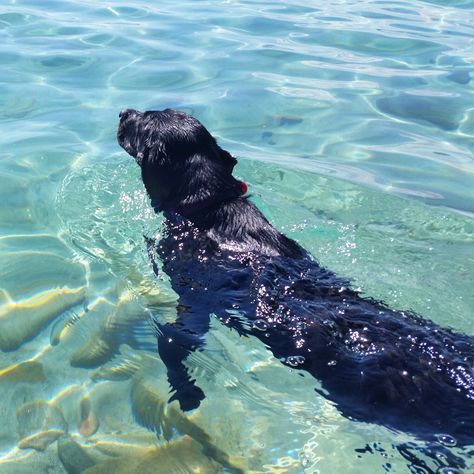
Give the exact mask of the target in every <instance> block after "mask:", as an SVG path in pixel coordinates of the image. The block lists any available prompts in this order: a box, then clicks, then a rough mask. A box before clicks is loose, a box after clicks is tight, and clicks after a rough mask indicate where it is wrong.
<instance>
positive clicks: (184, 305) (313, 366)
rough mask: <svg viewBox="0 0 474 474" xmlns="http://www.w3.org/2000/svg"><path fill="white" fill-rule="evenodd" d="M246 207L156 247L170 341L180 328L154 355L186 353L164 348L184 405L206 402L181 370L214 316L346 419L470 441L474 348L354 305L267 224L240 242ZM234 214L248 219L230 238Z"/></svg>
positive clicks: (398, 316) (180, 229)
mask: <svg viewBox="0 0 474 474" xmlns="http://www.w3.org/2000/svg"><path fill="white" fill-rule="evenodd" d="M241 200H242V202H241V203H239V202H235V201H234V202H233V203H232V205H231V207H232V214H233V217H232V218H231V219H228V220H227V219H223V220H221V219H219V218H216V217H215V216H214V215H210V214H209V213H203V214H202V215H201V216H200V218H199V219H197V221H198V225H196V224H192V223H191V222H189V221H187V220H185V219H182V218H180V217H178V216H176V215H172V216H169V220H168V221H167V224H166V226H167V236H166V237H165V239H164V240H162V241H161V243H160V244H159V248H158V253H159V255H160V258H161V259H162V261H163V263H164V266H163V269H164V271H165V272H166V273H167V274H168V275H170V277H171V283H172V285H173V288H174V290H175V291H176V292H177V293H178V294H179V295H180V314H179V319H178V326H179V327H180V332H181V333H182V332H185V333H186V338H182V337H178V340H177V339H176V334H175V332H176V331H175V330H174V329H175V328H173V334H170V332H169V331H168V330H167V329H163V328H161V331H162V332H163V337H162V340H160V341H159V346H160V345H161V347H162V348H164V347H166V343H165V341H164V339H166V338H167V337H170V336H171V338H172V339H173V341H174V343H178V344H180V345H181V349H182V348H183V347H186V350H185V351H182V352H181V353H180V354H179V357H177V352H176V350H175V348H174V347H169V345H168V350H166V349H162V348H160V353H162V356H163V358H164V360H165V362H167V363H168V370H169V371H170V372H171V373H175V374H178V373H181V375H180V377H179V382H177V383H176V384H175V388H176V389H177V393H176V394H175V397H176V398H177V399H179V400H180V402H181V404H182V406H183V407H188V408H191V407H194V406H197V405H198V403H199V399H200V398H202V394H200V393H198V394H197V393H196V391H195V390H196V389H195V387H191V386H192V385H193V383H190V384H188V383H183V381H184V380H186V375H185V369H184V366H183V365H182V360H183V359H184V357H185V356H186V355H187V353H188V352H189V351H191V350H195V349H196V348H197V347H199V346H201V345H202V344H203V342H204V339H203V337H204V335H205V333H206V331H207V329H208V324H209V322H208V317H203V315H204V314H206V315H209V314H215V315H216V316H217V317H218V318H219V319H220V320H221V321H222V322H223V323H224V324H226V325H228V326H230V327H233V328H234V329H236V330H237V331H238V332H239V333H240V334H246V335H247V334H252V335H253V336H255V337H257V338H259V339H261V340H262V341H263V342H264V343H265V344H266V345H267V346H268V347H269V348H270V350H271V351H272V352H273V354H274V355H275V357H277V358H278V359H280V360H281V361H282V362H283V363H284V364H286V365H288V366H291V367H296V368H298V369H302V370H305V371H307V372H309V373H311V374H312V375H313V376H314V377H315V378H317V379H318V380H319V381H320V382H321V387H322V390H321V393H322V394H323V395H324V396H326V397H327V398H329V399H330V400H332V401H333V402H334V403H335V404H336V406H337V407H338V409H339V410H340V411H341V412H342V413H343V414H344V415H345V416H347V417H349V418H352V419H357V420H360V421H366V422H374V423H380V424H383V425H385V426H389V427H391V428H395V429H398V430H401V431H406V432H410V433H413V434H415V435H417V436H419V437H422V438H425V439H429V438H433V437H434V435H435V434H440V433H448V434H450V435H451V436H454V437H455V438H456V439H457V441H458V442H460V443H461V442H464V443H469V442H471V441H472V439H473V435H474V377H473V375H472V366H473V363H474V350H473V345H472V338H470V337H468V336H464V335H460V334H456V333H454V332H452V331H450V330H448V329H443V328H441V327H439V326H437V325H436V324H434V323H432V322H430V321H426V320H424V319H422V318H420V317H418V316H416V315H414V314H411V313H408V312H397V311H393V310H391V309H389V308H387V307H385V306H384V305H383V304H381V303H378V302H376V301H373V300H370V299H364V298H361V297H360V296H359V295H358V294H357V293H356V292H354V291H353V290H351V289H350V288H349V284H348V281H347V280H345V279H342V278H339V277H337V276H336V275H335V274H333V273H332V272H330V271H328V270H326V269H324V268H322V267H320V266H319V265H318V264H317V263H316V262H315V261H314V260H313V259H312V258H311V257H310V256H309V255H308V254H307V253H306V252H305V251H304V250H303V249H302V248H301V247H300V246H299V245H298V244H296V243H295V242H293V241H291V240H289V239H287V238H286V237H284V236H283V235H282V234H280V233H278V232H277V231H275V230H274V229H273V228H272V229H273V231H269V230H268V229H266V227H267V225H269V224H268V223H267V222H266V221H264V220H263V221H261V222H262V228H261V229H260V232H259V229H257V228H256V226H257V225H258V224H257V223H256V220H255V219H254V218H251V219H250V224H249V228H250V229H251V232H250V234H247V228H246V224H245V221H246V220H249V219H248V217H249V206H253V205H252V204H251V203H249V202H248V201H246V200H245V198H241ZM223 207H225V205H224V206H223ZM236 207H240V209H236ZM217 212H218V213H220V214H222V213H224V214H226V213H228V212H230V211H229V210H226V209H222V208H219V209H218V210H217ZM252 212H254V211H252ZM252 212H250V214H252ZM255 212H257V213H259V211H258V210H256V209H255ZM239 213H243V214H245V217H244V216H241V217H242V219H240V222H241V225H240V228H239V232H238V233H233V231H230V229H233V227H234V225H235V224H234V223H233V220H239ZM266 232H270V234H271V235H270V236H269V235H266ZM273 232H275V233H276V234H275V235H273ZM264 235H266V238H261V239H260V241H259V242H260V243H258V244H257V243H256V238H258V236H260V237H262V236H264ZM209 236H211V237H209ZM256 236H257V237H256ZM236 239H237V240H236ZM234 242H236V243H234ZM260 246H262V247H260ZM262 248H264V249H265V251H264V252H262ZM177 249H179V252H177V251H176V250H177ZM170 354H174V355H173V356H171V357H170ZM181 357H182V358H181ZM188 382H189V380H188ZM193 397H196V398H195V399H193Z"/></svg>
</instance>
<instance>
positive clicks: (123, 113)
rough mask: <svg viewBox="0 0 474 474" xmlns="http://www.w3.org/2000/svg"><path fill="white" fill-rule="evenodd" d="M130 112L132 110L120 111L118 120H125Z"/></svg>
mask: <svg viewBox="0 0 474 474" xmlns="http://www.w3.org/2000/svg"><path fill="white" fill-rule="evenodd" d="M132 112H133V110H132V109H122V110H121V111H120V113H119V118H121V119H126V118H127V117H128V116H129V115H130V114H131V113H132Z"/></svg>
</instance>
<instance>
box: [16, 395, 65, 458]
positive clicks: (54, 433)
mask: <svg viewBox="0 0 474 474" xmlns="http://www.w3.org/2000/svg"><path fill="white" fill-rule="evenodd" d="M16 417H17V420H18V434H19V441H18V447H19V448H20V449H29V448H30V449H35V450H37V451H44V450H45V449H46V448H47V447H48V446H49V445H50V444H51V443H53V442H54V441H56V440H57V439H58V438H59V437H60V436H61V435H63V434H64V433H66V432H67V423H66V420H65V419H64V416H63V414H62V412H61V410H59V408H57V407H55V406H54V405H51V404H50V403H48V402H45V401H38V402H30V403H26V404H25V405H23V406H21V407H20V408H19V409H18V410H17V412H16Z"/></svg>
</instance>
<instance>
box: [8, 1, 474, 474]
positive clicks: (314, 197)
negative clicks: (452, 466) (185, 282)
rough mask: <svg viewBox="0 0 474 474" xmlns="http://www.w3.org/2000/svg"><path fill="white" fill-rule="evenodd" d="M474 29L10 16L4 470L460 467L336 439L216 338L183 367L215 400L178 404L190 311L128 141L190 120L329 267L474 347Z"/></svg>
mask: <svg viewBox="0 0 474 474" xmlns="http://www.w3.org/2000/svg"><path fill="white" fill-rule="evenodd" d="M473 25H474V3H473V2H472V1H469V0H452V1H450V0H444V1H441V0H440V1H435V0H433V1H421V0H413V1H410V2H408V1H402V0H392V1H389V0H361V1H352V0H347V1H346V0H328V1H326V2H317V1H306V2H303V1H299V0H288V1H285V2H283V1H258V0H256V1H233V0H227V1H215V2H211V1H192V2H191V1H183V2H169V1H167V0H165V1H162V2H152V1H147V2H145V1H141V0H128V1H125V0H123V1H122V0H117V1H104V2H100V1H95V2H94V1H92V0H74V1H73V0H62V1H57V0H44V1H41V2H40V1H39V0H30V1H27V0H4V2H3V3H2V5H1V6H0V64H1V74H0V132H1V133H0V390H1V392H0V393H1V395H2V403H1V404H0V472H1V473H2V474H3V473H15V474H17V473H38V472H48V473H56V472H58V473H64V472H88V473H89V474H90V473H106V472H116V473H133V472H139V473H146V472H170V473H171V472H177V473H181V472H185V473H187V472H198V471H196V469H201V472H205V473H207V472H232V467H234V468H235V467H238V466H240V467H241V468H242V469H243V470H245V471H249V472H278V473H283V472H289V473H299V472H308V473H313V472H314V473H316V472H321V473H333V472H351V473H352V472H354V473H359V472H360V473H365V472H374V473H375V472H381V473H384V472H393V473H398V472H423V473H425V472H429V473H431V472H437V471H438V470H439V469H442V468H443V466H446V465H447V464H448V462H447V461H446V458H445V457H444V456H445V453H443V449H444V448H443V446H442V445H441V444H440V446H439V447H437V448H436V447H435V451H434V453H435V454H434V455H433V456H431V457H430V456H426V455H424V454H422V453H421V452H420V449H421V448H422V446H421V445H420V444H419V443H418V444H417V443H415V444H414V445H413V448H412V449H413V451H414V452H415V453H416V456H417V459H418V461H410V460H407V459H406V458H405V457H404V456H403V455H402V454H401V453H400V450H399V449H397V448H396V446H397V445H398V446H399V445H400V444H401V443H403V442H414V440H411V439H410V438H409V437H408V436H407V435H405V434H401V433H392V432H390V431H388V430H386V429H384V428H382V427H377V426H372V425H364V424H362V423H356V422H354V421H350V420H347V419H345V418H343V417H342V416H341V415H340V414H339V413H338V411H337V409H336V408H335V407H334V406H332V405H331V404H330V403H329V402H327V401H326V400H325V399H324V398H322V397H320V396H318V395H317V394H316V392H315V391H314V387H315V386H316V384H317V382H316V381H315V380H313V379H311V377H308V376H306V377H301V376H300V374H298V372H297V371H295V370H293V371H291V370H289V369H288V368H286V367H284V366H283V365H281V364H280V363H279V362H278V361H276V360H274V358H273V357H272V355H271V353H270V352H269V351H267V350H266V348H265V347H264V346H263V345H262V344H261V343H260V342H259V341H256V340H252V339H249V338H247V339H241V338H239V337H238V335H237V334H235V333H234V332H232V331H231V330H229V329H227V328H225V327H222V326H221V325H220V324H219V323H218V322H214V324H213V326H212V330H211V331H210V333H209V335H208V337H207V347H206V350H205V351H203V352H198V353H196V354H193V355H192V357H190V359H189V361H188V363H189V367H190V370H191V371H192V373H193V374H194V376H195V377H196V379H198V380H199V385H200V386H201V387H203V388H205V389H206V393H207V395H208V396H207V399H206V401H205V402H204V403H203V405H202V406H201V408H200V409H199V410H197V411H196V412H195V413H193V414H192V415H189V414H182V413H181V412H179V410H178V409H177V408H176V407H175V406H174V405H167V404H166V400H167V398H168V390H169V387H168V385H167V381H166V375H165V372H164V367H163V364H162V362H161V361H160V359H159V357H158V355H157V352H156V342H155V338H154V336H153V333H152V330H151V328H150V325H149V318H150V315H151V314H153V315H155V317H156V316H157V315H158V317H160V318H162V319H163V320H168V321H172V320H173V319H174V317H175V313H176V310H175V295H174V294H173V293H172V291H171V289H170V286H169V283H168V282H167V281H166V279H164V280H157V279H156V278H155V277H154V276H153V273H152V271H151V268H150V267H149V264H148V261H147V256H146V253H145V249H144V245H143V235H144V234H145V235H153V234H158V235H159V232H160V220H159V218H158V217H157V216H156V215H155V214H154V213H153V211H152V209H151V207H150V205H149V202H148V199H147V197H146V195H145V193H144V190H143V185H142V183H141V180H140V176H139V171H138V169H137V167H136V165H135V164H134V163H133V160H131V159H130V158H129V157H128V156H127V155H126V154H125V153H124V152H123V151H122V150H121V149H120V148H119V147H118V145H117V143H116V139H115V132H116V126H117V120H118V112H119V111H120V110H121V109H122V108H124V107H133V108H136V109H140V110H146V109H163V108H165V107H173V108H177V109H181V110H184V111H186V112H189V113H192V114H193V115H194V116H196V117H197V118H198V119H199V120H201V121H202V122H203V123H204V124H205V125H206V126H207V128H208V129H209V130H210V131H211V132H212V133H213V134H214V135H215V136H216V137H217V138H218V140H219V143H220V144H221V146H223V147H224V148H226V149H228V150H229V151H230V152H231V153H232V154H233V155H235V156H236V157H237V158H238V159H239V165H238V167H237V169H236V172H237V174H238V176H239V177H241V178H242V179H244V180H245V181H246V182H247V183H248V184H249V190H250V192H251V194H252V195H253V198H252V199H253V200H254V201H255V202H256V203H257V204H258V206H259V207H260V208H261V209H262V210H263V211H264V212H265V214H266V215H267V216H268V218H269V219H270V221H271V222H272V223H274V224H275V225H276V226H277V227H278V228H279V229H281V230H283V231H284V232H285V233H286V234H288V235H289V236H291V237H292V238H295V239H296V240H298V241H299V242H300V243H301V244H302V245H304V246H305V247H306V248H307V249H308V250H310V251H311V252H312V254H313V255H314V256H315V258H316V259H318V260H319V261H320V262H321V263H322V264H323V265H325V266H327V267H328V268H331V269H332V270H333V271H336V272H337V273H339V274H341V275H344V276H348V277H350V278H352V281H353V285H354V287H358V288H360V289H361V291H362V292H363V293H364V294H366V295H367V296H370V297H374V298H378V299H382V300H384V301H385V302H386V303H387V304H389V305H391V306H392V307H395V308H399V309H411V310H414V311H416V312H418V313H420V314H422V315H423V316H425V317H427V318H430V319H432V320H434V321H436V322H438V323H440V324H442V325H445V326H450V327H453V328H455V329H456V330H459V331H463V332H466V333H470V334H473V333H474V331H473V324H472V318H473V316H474V295H473V290H472V281H474V246H473V241H474V237H473V231H474V220H473V216H474V164H473V149H474V140H473V138H474V95H473V85H474V26H473ZM167 439H171V442H170V443H167V441H166V440H167ZM366 445H369V447H370V451H371V452H370V451H369V450H365V451H364V452H363V453H362V452H361V450H362V451H363V448H365V446H366ZM449 449H450V452H451V454H453V455H456V456H458V457H459V459H460V460H461V461H462V462H464V463H466V465H465V467H464V468H459V471H460V472H466V473H467V472H471V470H472V469H473V465H472V460H471V459H470V455H469V454H468V453H469V449H468V448H464V449H461V448H457V447H454V448H449ZM356 450H359V451H356ZM421 461H423V462H425V463H426V466H425V467H424V468H421V467H414V465H413V463H415V464H416V463H417V462H418V463H420V462H421ZM461 461H460V462H461ZM462 462H461V464H462ZM410 465H411V467H410ZM157 466H160V469H162V471H157V469H158V467H157ZM416 469H421V470H416ZM423 469H425V470H423ZM439 472H442V471H439Z"/></svg>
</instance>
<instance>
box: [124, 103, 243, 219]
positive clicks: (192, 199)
mask: <svg viewBox="0 0 474 474" xmlns="http://www.w3.org/2000/svg"><path fill="white" fill-rule="evenodd" d="M119 116H120V123H119V127H118V131H117V139H118V142H119V144H120V146H121V147H122V148H124V150H125V151H127V152H128V153H129V154H130V155H131V156H133V157H134V158H135V160H136V162H137V163H138V165H139V166H140V167H141V171H142V179H143V183H144V184H145V188H146V190H147V192H148V194H149V196H150V198H151V199H152V204H153V205H154V207H155V208H156V209H159V210H171V209H174V210H178V211H180V212H182V213H183V214H185V215H186V213H187V214H192V213H194V212H196V211H198V210H200V209H204V208H206V207H210V206H212V205H213V204H217V203H218V202H220V201H223V200H226V199H230V198H233V197H236V196H240V195H242V194H243V193H244V192H245V191H244V186H242V183H241V182H240V181H238V180H236V179H235V178H234V177H233V176H232V170H233V168H234V166H235V164H236V163H237V160H236V159H235V158H234V157H232V156H231V155H230V153H228V152H227V151H225V150H223V149H222V148H221V147H219V145H218V144H217V143H216V140H215V139H214V138H213V137H212V135H211V134H210V133H209V132H208V131H207V130H206V128H205V127H204V126H203V125H202V124H201V123H200V122H199V121H198V120H196V119H194V118H193V117H191V116H189V115H187V114H185V113H184V112H178V111H175V110H171V109H166V110H163V111H156V112H138V111H136V110H131V109H126V110H122V112H120V115H119Z"/></svg>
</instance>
